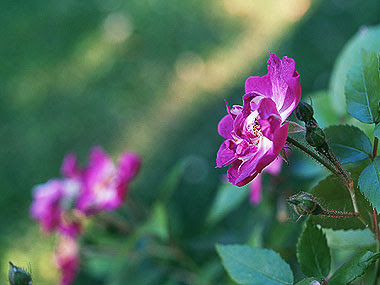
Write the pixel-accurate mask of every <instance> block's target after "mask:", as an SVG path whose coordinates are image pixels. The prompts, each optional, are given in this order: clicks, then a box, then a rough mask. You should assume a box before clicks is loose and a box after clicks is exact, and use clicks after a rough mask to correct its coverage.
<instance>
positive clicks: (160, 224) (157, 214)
mask: <svg viewBox="0 0 380 285" xmlns="http://www.w3.org/2000/svg"><path fill="white" fill-rule="evenodd" d="M139 233H140V234H141V235H143V234H150V235H154V236H157V237H158V238H160V239H162V240H167V239H168V238H169V226H168V216H167V213H166V208H165V206H164V205H163V204H162V203H160V202H156V204H155V205H154V208H153V211H152V214H151V216H150V218H149V219H148V221H147V222H146V223H145V224H144V225H142V226H141V227H140V229H139Z"/></svg>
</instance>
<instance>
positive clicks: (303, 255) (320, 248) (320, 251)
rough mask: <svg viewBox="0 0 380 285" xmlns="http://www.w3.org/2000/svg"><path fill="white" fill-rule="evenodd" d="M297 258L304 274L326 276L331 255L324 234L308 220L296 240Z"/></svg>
mask: <svg viewBox="0 0 380 285" xmlns="http://www.w3.org/2000/svg"><path fill="white" fill-rule="evenodd" d="M297 258H298V262H299V264H300V265H301V269H302V271H303V273H304V274H305V275H306V276H310V277H311V276H318V277H327V275H328V274H329V272H330V265H331V256H330V249H329V247H328V245H327V239H326V236H325V234H324V233H323V232H322V230H321V229H319V228H317V227H316V226H315V225H313V224H312V223H310V222H309V221H308V222H307V223H306V227H305V229H304V230H303V232H302V234H301V236H300V239H299V240H298V244H297Z"/></svg>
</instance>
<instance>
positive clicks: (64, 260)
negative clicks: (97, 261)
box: [55, 236, 79, 285]
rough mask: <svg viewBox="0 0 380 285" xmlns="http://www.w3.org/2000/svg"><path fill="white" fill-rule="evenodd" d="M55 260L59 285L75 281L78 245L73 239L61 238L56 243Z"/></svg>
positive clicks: (77, 265) (67, 284)
mask: <svg viewBox="0 0 380 285" xmlns="http://www.w3.org/2000/svg"><path fill="white" fill-rule="evenodd" d="M55 260H56V264H57V267H58V268H59V270H60V271H61V281H60V284H61V285H70V284H72V283H73V282H74V281H75V278H76V275H77V272H78V269H79V244H78V242H77V240H76V239H75V238H72V237H67V236H61V238H60V240H59V241H58V245H57V249H56V254H55Z"/></svg>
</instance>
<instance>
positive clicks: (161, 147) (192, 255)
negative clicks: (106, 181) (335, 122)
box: [0, 0, 380, 284]
mask: <svg viewBox="0 0 380 285" xmlns="http://www.w3.org/2000/svg"><path fill="white" fill-rule="evenodd" d="M379 22H380V2H379V1H377V0H373V1H365V2H363V1H359V0H349V1H347V0H332V1H310V0H287V1H284V0H267V1H258V0H257V1H249V0H128V1H122V0H108V1H104V0H96V1H73V0H66V1H49V2H46V1H41V0H36V1H17V0H16V1H9V0H3V1H1V2H0V35H1V45H0V62H1V65H0V78H1V79H0V138H1V139H0V158H1V162H2V163H1V165H0V173H1V180H0V185H1V196H0V197H1V198H0V208H1V210H2V212H1V215H0V231H1V232H0V244H1V247H0V248H1V250H0V272H1V274H0V284H7V281H6V271H7V270H8V260H12V261H13V262H14V263H15V264H17V265H20V266H24V267H26V266H27V265H28V264H31V266H32V270H33V276H34V279H35V283H36V284H55V283H56V281H55V280H56V278H57V272H56V270H55V269H54V266H53V264H52V255H53V250H54V242H55V237H53V236H43V235H41V234H40V232H39V229H38V226H37V225H36V223H35V222H34V221H32V220H31V219H30V218H29V215H28V210H29V209H28V208H29V205H30V203H31V189H32V188H33V186H34V185H36V184H39V183H43V182H45V181H47V180H48V179H50V178H51V177H57V176H59V175H60V174H59V168H60V164H61V161H62V159H63V157H64V155H65V153H67V152H69V151H74V152H76V153H78V155H79V158H80V160H81V161H82V163H85V161H86V156H87V153H88V151H89V149H90V148H91V146H93V145H102V146H103V147H104V148H105V149H106V151H108V152H109V153H111V154H112V156H113V157H115V158H116V157H117V155H118V154H120V153H121V152H122V151H124V150H133V151H136V152H138V153H140V154H141V156H142V157H143V160H144V164H143V168H142V171H141V173H140V174H139V177H138V179H137V180H136V181H135V182H134V183H133V184H132V187H131V196H130V202H127V205H126V206H125V207H124V208H123V209H121V210H120V211H119V212H118V215H119V216H118V217H122V218H123V219H126V220H127V221H128V222H129V223H131V224H132V225H139V224H141V223H142V222H144V221H145V220H146V217H147V216H148V215H149V213H151V212H152V211H153V208H154V205H156V204H155V203H156V202H157V197H161V196H158V193H159V191H161V190H162V189H165V188H166V187H167V185H166V184H163V183H166V182H163V181H169V182H167V183H169V184H170V183H171V184H170V185H171V186H170V187H172V188H173V187H174V188H173V189H172V191H173V193H172V195H170V198H168V199H166V200H165V199H163V198H162V200H161V206H162V208H163V210H162V209H161V210H162V211H164V212H165V215H167V216H168V217H169V218H168V219H169V228H170V239H169V242H167V243H166V245H165V246H167V248H165V247H164V246H163V247H162V248H160V249H157V248H156V252H155V253H154V254H153V255H155V257H154V258H151V257H149V258H145V257H144V258H142V257H140V259H138V258H136V257H135V256H134V255H135V254H136V252H137V253H138V252H139V250H140V249H141V248H142V250H144V251H147V252H148V253H149V254H152V251H154V250H153V249H152V248H150V247H149V245H151V240H150V239H149V238H148V239H138V240H135V242H136V243H134V245H133V248H134V249H135V251H136V252H135V251H134V252H133V253H130V254H131V255H128V254H125V256H124V255H123V256H121V257H120V256H119V257H118V259H117V261H115V260H116V258H114V259H113V261H114V263H112V262H109V259H110V257H109V256H108V257H105V255H104V254H103V253H102V252H101V251H98V249H97V250H94V249H92V246H94V247H95V248H96V246H98V245H104V243H105V244H107V245H109V246H110V247H112V246H114V247H116V248H117V247H124V246H125V244H128V241H127V240H128V236H126V235H122V234H120V233H118V232H117V231H115V230H114V229H112V228H108V227H99V226H97V224H96V223H92V224H91V223H90V224H89V230H88V233H87V234H86V235H85V236H84V238H83V244H84V250H83V252H84V257H83V266H82V268H81V272H80V274H79V278H78V281H77V284H126V283H123V282H126V281H129V282H131V283H128V284H188V283H191V284H214V283H219V284H220V283H223V284H224V283H228V282H231V281H229V279H228V277H226V275H225V274H224V272H223V270H222V268H221V265H220V264H219V260H218V258H217V255H216V252H215V250H214V244H215V243H216V242H246V241H247V240H251V244H254V245H256V246H257V245H261V246H266V247H272V248H274V249H276V250H279V251H281V253H282V254H283V255H284V256H287V254H288V252H290V250H289V249H290V248H294V245H295V241H296V237H297V234H295V232H299V226H298V225H297V224H296V223H295V222H294V221H290V222H285V223H284V222H283V221H282V220H281V211H279V210H277V219H276V216H273V215H276V214H273V213H272V212H271V211H272V210H273V205H276V203H277V204H278V200H277V199H279V197H283V195H284V194H281V195H280V194H278V193H282V192H281V191H283V192H284V193H286V194H289V193H293V192H295V191H297V190H302V189H298V188H297V187H298V185H301V184H299V183H301V182H302V181H303V180H305V177H306V174H305V173H306V172H305V173H303V174H302V175H298V176H297V173H296V172H297V163H295V164H294V165H293V166H292V167H290V168H286V169H285V171H284V172H285V173H286V175H284V176H285V177H288V178H287V179H289V177H294V180H292V181H293V182H292V183H288V182H287V188H286V189H284V186H283V184H282V182H281V180H280V182H279V183H278V185H277V184H276V185H277V186H275V187H274V188H276V189H277V190H278V191H277V190H276V189H272V190H270V191H269V190H268V193H269V194H265V195H269V196H268V197H266V200H264V202H263V203H262V204H261V205H260V206H258V207H252V206H250V205H249V203H248V200H247V201H246V202H244V203H243V204H242V205H241V206H240V207H239V208H238V209H236V210H234V211H233V212H232V213H231V214H230V215H229V216H228V217H227V218H224V219H223V221H222V222H221V223H219V224H218V225H217V226H212V227H211V226H209V225H208V224H207V223H206V222H205V220H206V217H207V212H208V210H209V208H210V204H211V203H212V201H213V199H214V197H215V193H216V191H217V188H218V187H219V185H220V183H221V180H222V176H223V174H224V173H225V171H226V169H215V168H214V166H215V156H216V152H217V150H218V148H219V145H220V144H221V142H222V138H221V137H220V136H219V135H218V134H217V131H216V126H217V123H218V121H219V120H220V118H221V117H222V116H224V114H225V104H224V101H223V99H224V98H228V100H229V102H230V104H239V103H240V101H241V95H242V94H243V92H244V89H243V87H244V81H245V79H246V78H247V77H248V76H250V75H263V74H265V73H266V60H267V59H268V58H269V53H270V52H275V53H277V54H278V55H279V56H281V57H282V56H283V55H287V56H289V57H292V58H294V59H295V61H296V67H297V70H298V72H299V73H300V74H301V84H302V91H303V96H305V95H307V94H309V93H312V92H314V91H319V90H324V89H327V88H328V84H329V78H330V74H331V71H332V68H333V64H334V61H335V59H336V57H337V55H338V53H339V52H340V50H341V49H342V47H343V45H344V44H345V43H346V41H347V40H348V39H349V38H350V37H351V36H352V35H354V34H355V33H356V32H357V31H358V30H359V28H360V27H361V26H362V25H374V24H378V23H379ZM295 158H296V156H295ZM178 169H180V170H178ZM176 171H177V172H179V173H180V174H178V173H176ZM310 171H311V174H310V175H313V170H310ZM173 173H174V174H173ZM169 174H170V175H172V177H176V175H177V176H178V177H180V178H178V179H177V178H173V179H174V180H175V183H174V182H170V179H169V180H167V178H166V177H167V176H168V175H169ZM297 177H298V178H297ZM297 179H298V180H297ZM264 182H265V183H266V184H265V185H267V184H268V185H269V183H270V181H269V180H268V181H264ZM173 183H174V184H173ZM165 185H166V186H165ZM173 185H174V186H173ZM268 187H269V186H268ZM160 189H161V190H160ZM162 191H165V190H162ZM276 191H277V192H276ZM160 193H161V192H160ZM276 193H277V194H276ZM160 199H161V198H160ZM280 206H281V205H280ZM281 207H285V206H284V205H282V206H281ZM281 207H280V208H281ZM141 209H144V210H141ZM273 220H275V222H273ZM284 229H285V230H284ZM279 235H280V236H281V237H282V238H281V239H278V238H276V237H278V236H279ZM250 238H251V239H250ZM110 240H111V241H110ZM85 245H86V246H85ZM147 245H148V246H147ZM136 248H137V249H139V250H137V249H136ZM168 248H170V249H173V248H175V249H176V250H178V252H180V254H179V255H178V256H180V257H178V256H177V257H178V258H177V257H174V258H171V257H165V254H168ZM160 250H161V251H163V252H164V253H165V254H161V253H157V252H160ZM128 252H129V251H128ZM132 254H133V256H132ZM111 256H112V254H111ZM107 258H108V259H107ZM177 259H180V260H182V261H183V263H178V260H177ZM289 259H290V260H295V257H294V256H288V260H289ZM136 260H137V261H136ZM178 264H179V265H178ZM298 271H299V270H298ZM140 273H141V274H140ZM139 274H140V275H139ZM116 275H117V276H116ZM133 278H137V279H136V280H137V281H131V280H135V279H133ZM138 278H140V279H138ZM149 278H151V279H149ZM110 280H111V281H110Z"/></svg>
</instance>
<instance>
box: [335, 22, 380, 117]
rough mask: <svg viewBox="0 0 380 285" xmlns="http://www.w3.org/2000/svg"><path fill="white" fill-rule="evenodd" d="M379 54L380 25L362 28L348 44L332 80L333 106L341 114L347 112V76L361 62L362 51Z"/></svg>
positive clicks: (338, 59)
mask: <svg viewBox="0 0 380 285" xmlns="http://www.w3.org/2000/svg"><path fill="white" fill-rule="evenodd" d="M363 48H364V49H366V50H368V51H374V52H378V51H379V50H380V25H377V26H373V27H365V28H360V30H359V31H358V32H357V33H356V34H355V35H354V36H353V37H352V38H351V39H350V41H348V42H347V44H346V45H345V47H344V48H343V49H342V52H341V54H340V55H339V56H338V58H337V60H336V63H335V66H334V69H333V72H332V74H331V79H330V90H329V92H330V94H331V96H332V100H333V104H332V105H333V106H334V107H335V108H336V111H337V112H339V114H344V113H345V112H346V107H345V105H346V100H345V94H344V87H345V86H346V80H347V74H348V72H349V70H350V69H351V67H352V66H354V65H359V64H360V62H361V50H362V49H363Z"/></svg>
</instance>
